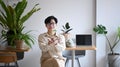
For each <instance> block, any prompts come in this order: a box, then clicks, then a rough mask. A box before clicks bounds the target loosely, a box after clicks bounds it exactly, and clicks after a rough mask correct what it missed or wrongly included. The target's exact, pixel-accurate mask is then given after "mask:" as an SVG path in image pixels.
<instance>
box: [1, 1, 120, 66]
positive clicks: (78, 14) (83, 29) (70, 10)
mask: <svg viewBox="0 0 120 67" xmlns="http://www.w3.org/2000/svg"><path fill="white" fill-rule="evenodd" d="M96 1H97V17H96V16H95V3H94V2H95V0H50V1H49V2H48V0H28V8H27V9H26V11H28V10H29V9H31V7H32V6H33V5H34V4H36V3H40V7H41V10H40V11H39V12H37V13H35V14H34V15H33V16H32V17H31V18H30V19H29V20H28V21H27V22H26V23H25V26H27V28H26V30H31V29H32V30H35V31H33V34H34V35H35V36H36V44H35V45H34V46H33V48H32V49H31V50H30V51H28V52H25V57H24V59H23V60H20V61H19V65H20V67H40V61H39V60H40V56H41V51H40V49H39V46H38V43H37V37H38V35H39V34H40V33H43V32H45V31H46V29H45V26H44V19H45V18H46V17H47V16H49V15H54V16H56V17H57V18H58V21H59V23H58V32H60V33H61V31H60V30H61V28H62V25H63V24H65V23H66V22H70V25H71V26H72V27H73V30H72V31H71V32H70V33H71V34H72V35H73V36H74V35H75V34H82V33H92V34H94V33H93V31H92V28H93V27H94V26H95V24H103V25H105V26H107V28H108V30H109V31H110V33H112V32H114V31H115V30H116V26H119V25H120V19H119V17H120V13H119V12H120V8H119V6H120V5H119V3H120V1H119V0H96ZM95 18H96V20H97V21H96V23H95ZM0 29H1V28H0ZM109 35H112V34H109ZM94 44H95V42H94ZM96 45H97V50H96V55H95V51H87V53H86V56H85V57H83V58H80V60H81V65H82V67H106V66H107V62H106V61H107V60H106V45H105V39H104V37H101V36H97V42H96Z"/></svg>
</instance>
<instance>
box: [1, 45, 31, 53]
mask: <svg viewBox="0 0 120 67" xmlns="http://www.w3.org/2000/svg"><path fill="white" fill-rule="evenodd" d="M28 50H29V47H23V48H22V49H16V48H14V47H10V46H7V47H6V46H0V51H3V52H25V51H28Z"/></svg>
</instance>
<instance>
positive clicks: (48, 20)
mask: <svg viewBox="0 0 120 67" xmlns="http://www.w3.org/2000/svg"><path fill="white" fill-rule="evenodd" d="M52 19H54V20H55V23H56V24H57V23H58V20H57V18H56V17H54V16H49V17H47V18H46V19H45V24H48V23H50V21H51V20H52Z"/></svg>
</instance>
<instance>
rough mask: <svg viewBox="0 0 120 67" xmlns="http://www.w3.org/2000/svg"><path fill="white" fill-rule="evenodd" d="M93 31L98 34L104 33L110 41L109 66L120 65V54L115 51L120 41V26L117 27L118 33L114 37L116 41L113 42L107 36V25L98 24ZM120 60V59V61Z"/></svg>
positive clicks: (115, 66)
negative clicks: (118, 63)
mask: <svg viewBox="0 0 120 67" xmlns="http://www.w3.org/2000/svg"><path fill="white" fill-rule="evenodd" d="M93 31H94V32H96V33H97V34H103V35H104V36H105V38H106V40H107V42H108V46H109V48H110V53H109V54H108V61H109V67H119V66H117V63H116V62H118V61H119V60H120V54H119V53H116V52H115V51H114V48H115V47H116V46H117V45H118V43H119V42H120V27H118V29H117V35H116V36H115V37H114V38H115V40H114V43H111V42H110V40H109V39H108V37H107V32H108V31H107V30H106V27H105V26H103V25H97V26H96V27H94V28H93ZM119 62H120V61H119Z"/></svg>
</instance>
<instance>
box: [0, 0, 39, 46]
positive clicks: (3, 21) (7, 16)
mask: <svg viewBox="0 0 120 67" xmlns="http://www.w3.org/2000/svg"><path fill="white" fill-rule="evenodd" d="M0 5H1V7H2V9H1V10H0V25H1V26H2V28H3V29H2V31H1V33H2V40H3V42H6V41H7V42H8V45H10V46H16V44H15V41H16V40H22V41H24V43H25V44H26V45H28V46H29V47H31V46H32V44H34V41H33V38H32V37H31V35H30V34H29V32H23V30H24V28H25V26H24V23H25V21H26V20H28V19H29V18H30V17H31V16H32V15H33V13H35V12H37V11H38V10H40V8H36V7H37V5H38V4H36V5H34V7H33V8H32V9H31V10H30V11H28V12H27V13H26V14H25V13H24V10H25V9H26V7H27V1H26V0H22V1H20V2H18V3H17V4H16V5H15V6H14V7H12V5H7V4H5V3H4V2H3V1H2V0H0ZM23 13H24V14H23Z"/></svg>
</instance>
